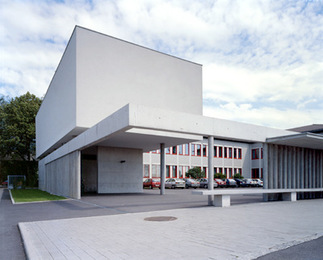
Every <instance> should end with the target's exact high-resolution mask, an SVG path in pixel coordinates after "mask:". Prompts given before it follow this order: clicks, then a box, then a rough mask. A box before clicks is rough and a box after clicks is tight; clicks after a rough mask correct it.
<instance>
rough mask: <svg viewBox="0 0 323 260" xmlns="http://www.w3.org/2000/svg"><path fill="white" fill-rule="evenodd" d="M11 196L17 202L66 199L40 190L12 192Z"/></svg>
mask: <svg viewBox="0 0 323 260" xmlns="http://www.w3.org/2000/svg"><path fill="white" fill-rule="evenodd" d="M11 195H12V198H13V199H14V201H15V202H34V201H49V200H64V199H66V198H65V197H62V196H56V195H52V194H49V193H48V192H46V191H41V190H38V189H21V190H11Z"/></svg>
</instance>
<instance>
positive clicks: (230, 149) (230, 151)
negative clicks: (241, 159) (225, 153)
mask: <svg viewBox="0 0 323 260" xmlns="http://www.w3.org/2000/svg"><path fill="white" fill-rule="evenodd" d="M229 158H232V148H231V147H230V148H229Z"/></svg>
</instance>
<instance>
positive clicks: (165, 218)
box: [145, 216, 177, 221]
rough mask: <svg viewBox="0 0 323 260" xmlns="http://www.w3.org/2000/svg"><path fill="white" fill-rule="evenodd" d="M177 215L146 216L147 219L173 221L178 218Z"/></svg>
mask: <svg viewBox="0 0 323 260" xmlns="http://www.w3.org/2000/svg"><path fill="white" fill-rule="evenodd" d="M176 219H177V218H175V217H168V216H160V217H149V218H145V220H146V221H173V220H176Z"/></svg>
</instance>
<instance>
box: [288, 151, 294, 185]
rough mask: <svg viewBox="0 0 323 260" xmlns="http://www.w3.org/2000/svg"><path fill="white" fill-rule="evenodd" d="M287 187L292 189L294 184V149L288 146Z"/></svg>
mask: <svg viewBox="0 0 323 260" xmlns="http://www.w3.org/2000/svg"><path fill="white" fill-rule="evenodd" d="M287 153H288V157H287V158H288V159H287V188H288V189H290V188H291V186H292V158H293V157H292V149H291V148H290V147H289V146H287Z"/></svg>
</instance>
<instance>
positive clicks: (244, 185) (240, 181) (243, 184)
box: [234, 179, 247, 187]
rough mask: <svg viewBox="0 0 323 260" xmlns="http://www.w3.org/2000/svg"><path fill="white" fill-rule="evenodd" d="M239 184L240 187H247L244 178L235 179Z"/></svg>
mask: <svg viewBox="0 0 323 260" xmlns="http://www.w3.org/2000/svg"><path fill="white" fill-rule="evenodd" d="M234 180H235V181H236V183H237V185H238V187H247V185H246V184H245V182H244V181H243V179H234Z"/></svg>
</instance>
